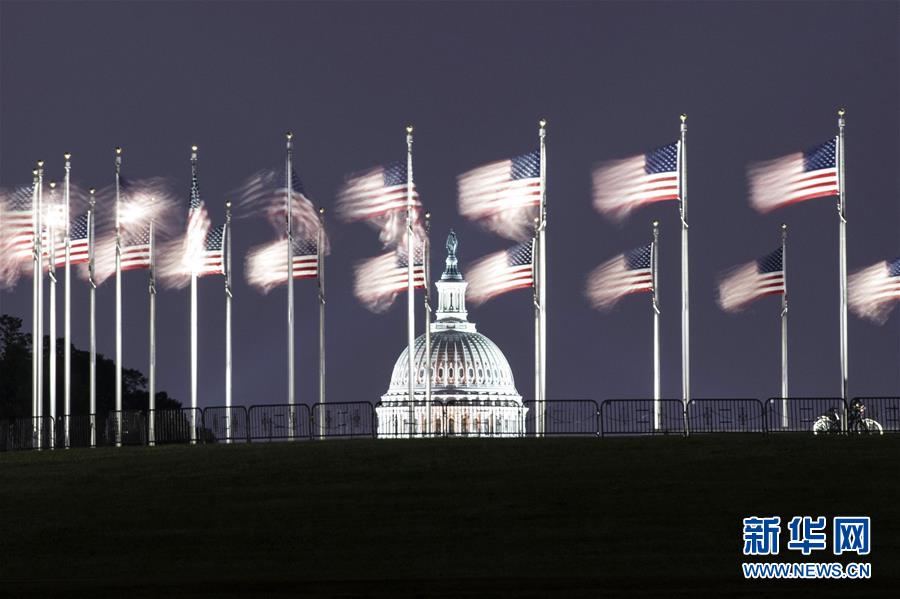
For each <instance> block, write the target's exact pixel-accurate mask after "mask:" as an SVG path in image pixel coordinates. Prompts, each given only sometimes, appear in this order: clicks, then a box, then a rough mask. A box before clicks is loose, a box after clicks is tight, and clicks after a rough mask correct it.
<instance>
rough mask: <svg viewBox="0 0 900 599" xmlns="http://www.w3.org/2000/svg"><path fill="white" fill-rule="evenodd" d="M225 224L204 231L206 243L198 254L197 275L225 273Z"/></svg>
mask: <svg viewBox="0 0 900 599" xmlns="http://www.w3.org/2000/svg"><path fill="white" fill-rule="evenodd" d="M224 247H225V225H219V226H218V227H212V228H211V229H210V230H209V231H208V232H207V233H206V243H205V244H204V247H203V253H202V254H201V256H200V265H199V267H198V270H197V276H198V277H205V276H207V275H223V274H225V259H224V257H225V252H224Z"/></svg>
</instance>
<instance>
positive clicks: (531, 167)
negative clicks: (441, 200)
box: [457, 150, 541, 240]
mask: <svg viewBox="0 0 900 599" xmlns="http://www.w3.org/2000/svg"><path fill="white" fill-rule="evenodd" d="M457 187H458V190H459V212H460V214H462V215H463V216H464V217H465V218H467V219H469V220H472V221H478V222H479V223H480V224H482V225H483V226H484V227H485V228H487V229H488V230H490V231H493V232H494V233H497V234H498V235H501V236H503V237H506V238H507V239H513V240H522V239H526V238H528V237H530V236H531V235H532V234H533V231H534V217H535V216H537V214H538V212H537V211H538V209H539V207H540V205H541V154H540V151H538V150H535V151H533V152H529V153H527V154H523V155H521V156H515V157H513V158H510V159H507V160H499V161H497V162H492V163H490V164H486V165H484V166H480V167H478V168H475V169H472V170H470V171H468V172H466V173H463V174H462V175H460V176H459V177H457Z"/></svg>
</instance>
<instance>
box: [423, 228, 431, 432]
mask: <svg viewBox="0 0 900 599" xmlns="http://www.w3.org/2000/svg"><path fill="white" fill-rule="evenodd" d="M423 250H424V252H423V254H424V260H423V262H424V264H423V265H422V266H423V269H424V271H425V294H424V295H425V431H424V434H425V435H426V436H430V435H431V427H432V422H431V213H430V212H426V213H425V246H424V247H423Z"/></svg>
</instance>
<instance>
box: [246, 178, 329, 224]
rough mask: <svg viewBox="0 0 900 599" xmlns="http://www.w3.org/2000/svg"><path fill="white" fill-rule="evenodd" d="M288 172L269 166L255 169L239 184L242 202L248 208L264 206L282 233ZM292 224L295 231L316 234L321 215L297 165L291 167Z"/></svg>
mask: <svg viewBox="0 0 900 599" xmlns="http://www.w3.org/2000/svg"><path fill="white" fill-rule="evenodd" d="M284 180H285V175H284V172H283V170H280V171H276V170H274V169H266V170H262V171H259V172H258V173H255V174H254V175H252V176H251V177H250V178H248V179H247V181H245V182H244V184H243V185H242V186H241V187H240V188H239V190H238V195H239V196H240V203H239V206H240V207H241V208H242V210H244V211H252V212H255V211H256V210H259V209H262V210H263V212H264V213H265V215H266V217H267V218H268V219H269V222H270V223H271V224H272V226H273V227H275V231H276V232H277V233H278V234H281V233H283V232H284V229H285V222H286V220H285V212H284V210H285V184H284ZM291 221H292V223H291V227H292V229H293V233H294V234H295V235H299V236H301V237H306V236H310V235H314V234H315V232H316V231H317V230H318V227H319V216H318V213H317V212H316V209H315V207H314V206H313V203H312V202H311V201H310V200H309V198H307V197H306V192H305V190H304V187H303V182H302V181H301V180H300V176H299V175H298V174H297V170H296V169H292V170H291Z"/></svg>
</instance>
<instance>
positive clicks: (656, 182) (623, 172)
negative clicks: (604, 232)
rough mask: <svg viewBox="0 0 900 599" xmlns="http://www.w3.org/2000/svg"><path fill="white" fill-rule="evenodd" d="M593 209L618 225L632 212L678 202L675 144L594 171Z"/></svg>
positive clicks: (603, 165) (607, 163) (602, 166)
mask: <svg viewBox="0 0 900 599" xmlns="http://www.w3.org/2000/svg"><path fill="white" fill-rule="evenodd" d="M593 183H594V208H596V209H597V211H599V212H600V213H602V214H604V215H606V216H607V217H609V218H611V219H613V220H616V221H621V220H624V219H625V218H626V217H627V216H628V215H629V214H631V212H632V211H634V210H637V209H638V208H640V207H642V206H644V205H646V204H651V203H653V202H663V201H666V200H677V199H678V142H675V143H671V144H669V145H666V146H662V147H661V148H657V149H655V150H651V151H649V152H647V153H646V154H640V155H638V156H633V157H631V158H624V159H620V160H611V161H609V162H605V163H603V164H601V165H600V166H598V167H597V168H595V169H594V173H593Z"/></svg>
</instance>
